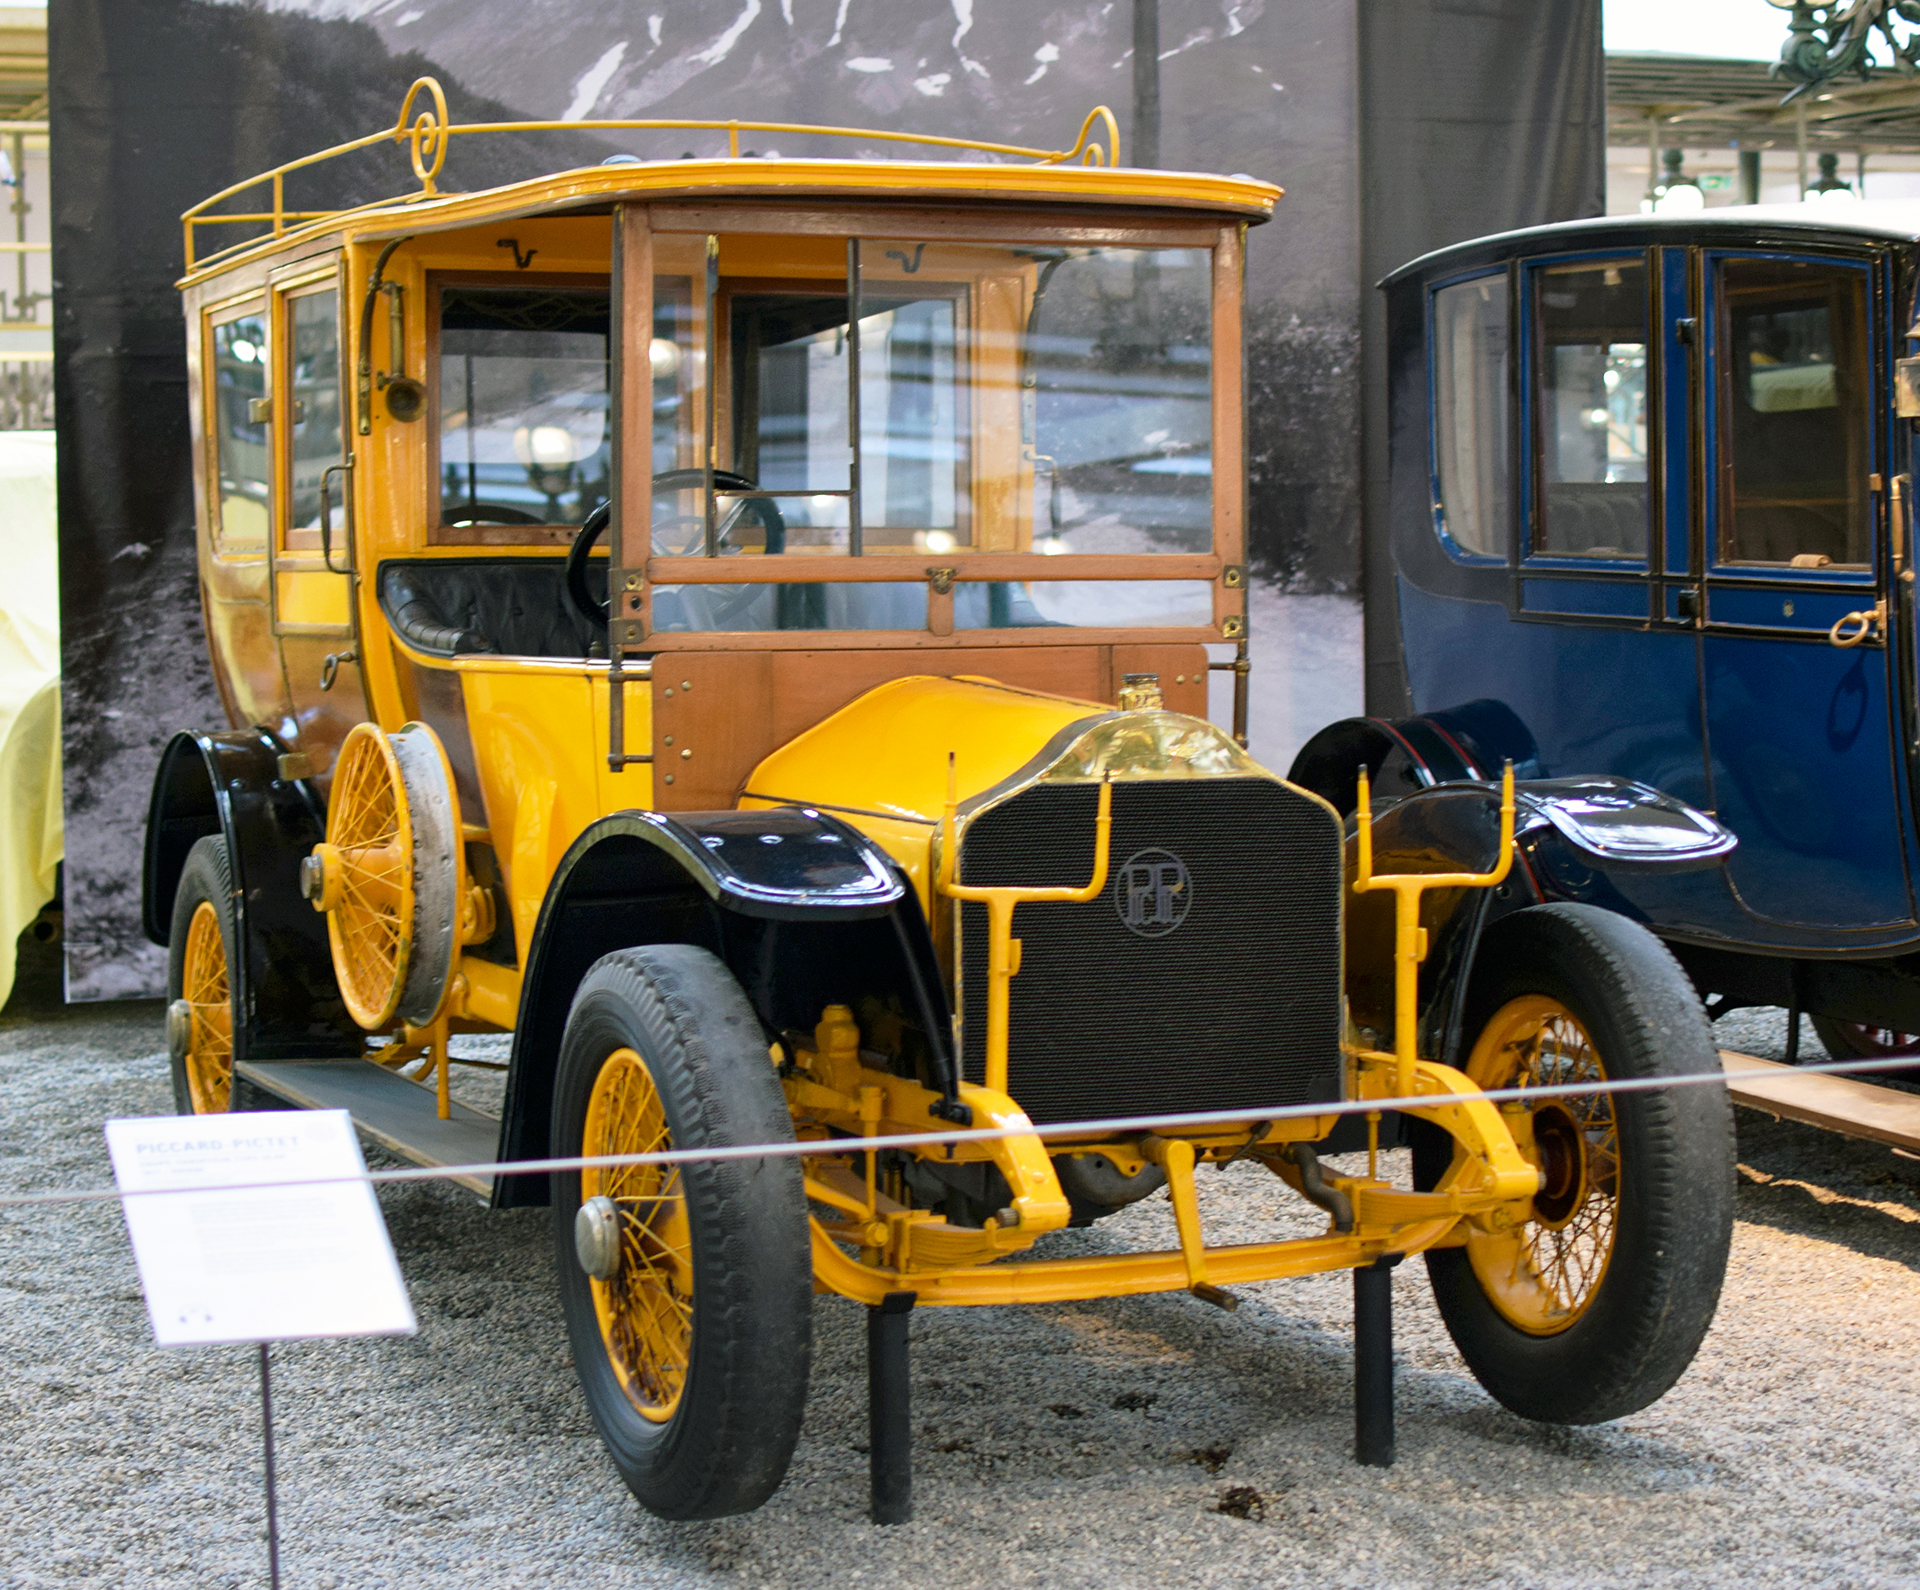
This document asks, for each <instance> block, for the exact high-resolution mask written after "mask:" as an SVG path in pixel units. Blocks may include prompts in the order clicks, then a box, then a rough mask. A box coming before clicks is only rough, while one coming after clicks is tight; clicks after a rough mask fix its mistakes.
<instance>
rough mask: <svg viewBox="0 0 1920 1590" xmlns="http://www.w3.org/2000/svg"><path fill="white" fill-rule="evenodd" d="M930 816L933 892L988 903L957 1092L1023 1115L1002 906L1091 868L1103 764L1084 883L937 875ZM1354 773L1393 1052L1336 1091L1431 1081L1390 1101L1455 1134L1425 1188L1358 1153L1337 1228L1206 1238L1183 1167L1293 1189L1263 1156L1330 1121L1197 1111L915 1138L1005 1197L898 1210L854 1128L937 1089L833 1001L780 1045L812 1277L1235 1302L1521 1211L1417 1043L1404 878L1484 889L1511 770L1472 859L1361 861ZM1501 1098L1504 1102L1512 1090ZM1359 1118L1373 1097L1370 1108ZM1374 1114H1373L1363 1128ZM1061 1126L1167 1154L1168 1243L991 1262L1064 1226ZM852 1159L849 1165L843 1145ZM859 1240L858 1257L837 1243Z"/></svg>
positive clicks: (913, 1104)
mask: <svg viewBox="0 0 1920 1590" xmlns="http://www.w3.org/2000/svg"><path fill="white" fill-rule="evenodd" d="M951 789H952V781H951V776H950V777H949V798H948V802H947V808H946V813H945V817H944V820H943V822H942V825H941V827H942V839H943V841H944V843H943V846H942V861H941V870H940V873H939V876H938V877H937V879H936V881H935V889H936V890H937V892H938V893H940V894H942V895H945V896H947V897H949V898H951V899H954V900H968V901H975V902H978V903H981V904H984V905H985V906H986V907H987V917H988V931H989V939H988V973H989V979H990V980H989V985H988V1014H987V1044H986V1049H987V1053H986V1064H985V1074H986V1077H987V1085H986V1086H981V1087H976V1086H974V1085H972V1084H970V1083H962V1084H961V1085H960V1089H959V1093H960V1099H961V1101H962V1102H963V1103H964V1104H966V1105H967V1106H969V1107H970V1108H971V1110H972V1112H973V1120H974V1124H975V1125H976V1126H987V1127H996V1128H1003V1129H1013V1130H1015V1131H1018V1129H1019V1128H1021V1127H1028V1126H1031V1125H1032V1123H1031V1122H1030V1121H1029V1120H1028V1119H1027V1117H1026V1115H1025V1114H1024V1112H1022V1111H1021V1109H1020V1107H1019V1106H1018V1105H1017V1104H1016V1103H1015V1102H1014V1101H1013V1100H1012V1099H1011V1098H1009V1097H1008V1096H1007V1094H1006V1091H1005V1089H1006V1077H1007V1026H1008V1022H1007V1011H1008V985H1009V984H1010V982H1011V980H1012V979H1013V977H1015V976H1016V975H1018V973H1019V970H1020V941H1019V940H1018V939H1017V938H1014V937H1013V933H1012V924H1013V912H1014V908H1015V907H1016V906H1018V905H1020V904H1022V903H1025V902H1027V901H1033V900H1061V901H1065V900H1089V899H1092V898H1093V897H1094V896H1095V895H1097V894H1098V893H1099V892H1100V891H1101V890H1102V889H1103V888H1104V886H1105V883H1106V877H1107V868H1108V846H1109V842H1110V837H1111V831H1112V786H1111V784H1110V783H1106V782H1103V783H1102V785H1101V789H1100V804H1099V815H1098V817H1097V819H1096V837H1095V847H1094V867H1093V876H1092V880H1091V881H1090V882H1089V883H1088V885H1087V886H1086V887H1085V888H1084V889H1063V888H1054V889H1016V888H993V889H989V888H975V887H970V886H963V885H959V884H956V883H954V882H953V879H952V861H951V858H952V856H953V855H954V849H955V847H954V844H953V830H954V815H955V814H954V801H953V797H952V794H951ZM1369 800H1370V791H1369V789H1368V786H1367V781H1366V779H1365V777H1364V776H1363V777H1362V779H1361V781H1360V790H1359V806H1358V814H1357V821H1358V835H1357V840H1358V865H1357V867H1356V869H1355V875H1354V878H1353V883H1352V888H1353V889H1354V891H1355V892H1356V893H1366V892H1370V891H1374V890H1381V891H1391V892H1392V893H1393V894H1394V896H1395V902H1396V907H1397V909H1396V913H1395V929H1394V989H1395V1033H1394V1051H1393V1052H1392V1053H1386V1052H1383V1051H1380V1050H1374V1049H1367V1048H1362V1047H1359V1046H1356V1045H1348V1046H1345V1054H1346V1061H1347V1077H1348V1092H1349V1095H1350V1097H1351V1098H1353V1099H1354V1100H1357V1101H1365V1100H1368V1099H1380V1100H1385V1099H1406V1098H1420V1099H1426V1098H1431V1100H1432V1103H1431V1104H1421V1105H1417V1106H1413V1107H1408V1106H1405V1105H1399V1106H1396V1107H1397V1108H1398V1109H1399V1111H1400V1113H1401V1114H1404V1115H1411V1116H1413V1117H1415V1118H1416V1119H1419V1120H1424V1121H1430V1122H1431V1123H1433V1124H1434V1125H1435V1126H1438V1127H1439V1128H1441V1129H1442V1130H1443V1131H1445V1132H1446V1133H1447V1134H1448V1135H1449V1136H1451V1137H1452V1138H1453V1140H1454V1142H1455V1144H1456V1145H1457V1151H1456V1153H1455V1155H1454V1160H1453V1164H1452V1165H1451V1166H1450V1167H1449V1168H1448V1170H1447V1171H1446V1173H1445V1174H1444V1175H1443V1176H1442V1177H1441V1179H1440V1183H1439V1185H1438V1186H1436V1187H1435V1188H1434V1189H1433V1190H1432V1191H1431V1192H1408V1191H1404V1190H1402V1189H1399V1188H1396V1187H1394V1186H1392V1185H1391V1184H1389V1183H1388V1182H1386V1181H1384V1180H1382V1179H1381V1178H1380V1177H1379V1175H1378V1165H1377V1154H1376V1153H1375V1152H1373V1151H1371V1150H1370V1151H1369V1153H1368V1168H1367V1174H1366V1175H1364V1176H1343V1177H1328V1178H1327V1185H1328V1186H1329V1187H1331V1188H1333V1189H1334V1190H1336V1191H1338V1192H1341V1193H1344V1194H1345V1195H1346V1197H1347V1198H1348V1199H1349V1200H1350V1201H1351V1204H1352V1208H1353V1223H1352V1229H1351V1230H1350V1231H1346V1232H1340V1231H1334V1230H1329V1231H1328V1232H1327V1233H1326V1234H1324V1235H1321V1236H1317V1237H1301V1238H1292V1239H1289V1240H1286V1241H1282V1242H1257V1243H1241V1244H1236V1245H1232V1246H1224V1247H1210V1246H1208V1245H1207V1243H1206V1240H1205V1237H1204V1234H1203V1232H1202V1230H1201V1221H1200V1213H1199V1206H1198V1201H1197V1199H1196V1197H1195V1192H1194V1171H1195V1169H1196V1168H1197V1166H1198V1165H1199V1164H1200V1163H1202V1162H1203V1161H1205V1160H1207V1159H1214V1160H1220V1159H1231V1158H1239V1157H1243V1156H1247V1155H1252V1156H1253V1157H1255V1158H1258V1159H1260V1160H1261V1162H1262V1163H1263V1164H1265V1165H1266V1166H1267V1168H1268V1169H1270V1170H1272V1171H1274V1173H1275V1174H1277V1175H1279V1176H1281V1177H1282V1178H1283V1179H1285V1180H1286V1181H1288V1182H1289V1183H1290V1184H1291V1185H1293V1186H1294V1187H1295V1188H1296V1189H1297V1188H1299V1186H1300V1173H1299V1171H1298V1170H1297V1169H1296V1168H1295V1167H1294V1166H1293V1164H1292V1163H1291V1162H1290V1161H1288V1160H1285V1159H1283V1158H1281V1157H1279V1153H1278V1150H1279V1149H1280V1148H1282V1147H1284V1145H1285V1144H1287V1143H1290V1142H1312V1141H1314V1140H1316V1139H1318V1138H1322V1137H1325V1136H1326V1135H1327V1133H1328V1132H1329V1131H1331V1130H1332V1128H1333V1124H1334V1121H1335V1119H1336V1116H1335V1115H1334V1114H1328V1115H1324V1116H1310V1117H1296V1118H1293V1119H1288V1120H1283V1121H1280V1122H1277V1123H1274V1124H1272V1125H1271V1126H1268V1127H1267V1128H1266V1129H1265V1130H1261V1129H1260V1128H1257V1127H1256V1128H1255V1132H1254V1135H1252V1136H1249V1134H1248V1133H1247V1132H1246V1131H1245V1130H1244V1129H1243V1128H1242V1127H1239V1126H1236V1125H1232V1124H1225V1123H1219V1124H1212V1125H1209V1124H1207V1123H1204V1122H1196V1123H1195V1125H1194V1126H1193V1127H1191V1128H1189V1129H1185V1130H1183V1131H1181V1132H1180V1133H1179V1134H1177V1135H1168V1136H1164V1137H1161V1136H1152V1135H1147V1136H1132V1137H1128V1138H1125V1139H1113V1140H1107V1139H1095V1138H1088V1137H1085V1136H1084V1135H1082V1136H1077V1137H1076V1136H1073V1135H1071V1134H1068V1135H1065V1136H1063V1135H1061V1134H1059V1133H1055V1134H1053V1136H1052V1137H1051V1138H1049V1137H1048V1136H1047V1135H1046V1134H1043V1133H1042V1132H1040V1131H1038V1130H1035V1131H1033V1132H1032V1133H1031V1134H1028V1133H1024V1132H1022V1133H1020V1134H1019V1135H1016V1136H1010V1137H1007V1138H1004V1139H1000V1140H996V1141H978V1140H976V1141H971V1142H962V1143H945V1142H938V1141H934V1142H929V1144H928V1146H927V1149H926V1151H925V1153H924V1154H922V1155H920V1156H919V1157H921V1158H923V1159H927V1160H932V1161H936V1162H944V1163H949V1164H963V1163H968V1162H979V1161H982V1160H987V1161H991V1162H992V1163H993V1164H994V1165H995V1166H996V1167H997V1168H998V1169H999V1171H1000V1173H1001V1174H1002V1175H1003V1176H1004V1177H1005V1178H1006V1181H1007V1184H1008V1186H1009V1187H1010V1188H1011V1189H1012V1191H1013V1198H1012V1202H1011V1204H1010V1205H1009V1206H1008V1207H1007V1208H1006V1209H1004V1210H1002V1211H1000V1214H999V1216H998V1217H996V1218H992V1219H989V1220H988V1221H987V1222H986V1223H985V1225H984V1226H983V1227H981V1228H979V1229H975V1228H972V1227H960V1226H951V1225H949V1224H948V1223H947V1221H946V1220H945V1219H944V1218H943V1217H941V1216H938V1215H934V1214H931V1213H927V1212H924V1211H919V1210H913V1209H910V1208H908V1207H906V1205H905V1204H904V1203H903V1202H902V1201H900V1200H898V1199H896V1198H893V1197H890V1196H888V1194H887V1192H886V1191H885V1190H884V1189H883V1188H882V1187H881V1185H880V1184H879V1180H878V1170H877V1156H875V1155H862V1154H861V1151H860V1149H859V1148H858V1139H859V1138H860V1137H873V1136H880V1135H886V1136H896V1135H908V1134H913V1133H917V1132H927V1133H930V1134H931V1133H935V1132H938V1131H939V1130H940V1125H939V1117H938V1116H937V1115H936V1114H935V1110H936V1107H937V1106H939V1105H940V1104H941V1103H942V1102H943V1101H942V1099H941V1096H940V1095H939V1094H937V1093H934V1092H931V1091H929V1090H928V1089H926V1088H923V1087H921V1086H920V1085H919V1084H918V1083H915V1082H911V1081H908V1080H906V1079H904V1078H901V1077H897V1076H893V1075H891V1074H890V1073H887V1072H882V1071H875V1070H872V1069H870V1068H868V1067H867V1066H865V1065H864V1064H863V1063H862V1057H861V1054H860V1049H859V1041H860V1035H859V1029H858V1028H857V1026H856V1025H855V1024H854V1022H853V1019H852V1016H851V1014H850V1013H849V1012H848V1011H846V1010H845V1009H844V1008H843V1007H838V1006H835V1007H829V1009H828V1011H827V1012H826V1015H825V1017H824V1018H823V1020H822V1021H821V1023H820V1025H819V1026H818V1027H817V1028H816V1029H815V1032H814V1047H813V1048H812V1049H802V1050H800V1051H799V1054H798V1055H797V1056H796V1062H797V1063H796V1065H795V1066H794V1067H793V1068H792V1074H791V1075H790V1076H788V1077H787V1078H786V1080H785V1083H784V1085H785V1088H786V1091H787V1101H788V1105H789V1108H790V1109H791V1110H792V1112H793V1116H794V1120H795V1125H796V1129H797V1130H798V1131H799V1133H800V1135H801V1137H802V1138H803V1139H812V1140H817V1141H819V1143H820V1145H821V1152H820V1154H819V1155H818V1156H817V1157H814V1156H810V1157H808V1158H807V1159H806V1160H805V1162H804V1164H805V1173H806V1175H805V1179H806V1192H807V1197H808V1198H809V1200H811V1201H812V1202H813V1203H814V1204H815V1205H816V1206H825V1207H826V1208H827V1209H829V1210H831V1211H832V1216H831V1217H829V1218H822V1217H821V1216H819V1215H817V1214H816V1215H814V1216H813V1217H812V1219H811V1225H812V1240H813V1267H814V1284H815V1287H816V1289H818V1290H820V1291H827V1292H837V1293H839V1294H840V1295H841V1296H843V1297H848V1298H852V1299H854V1300H855V1301H856V1302H861V1303H870V1304H871V1303H879V1302H880V1301H881V1300H882V1299H884V1298H885V1297H886V1296H887V1295H888V1294H889V1293H896V1292H910V1293H913V1294H914V1295H915V1296H916V1297H917V1299H918V1301H919V1302H921V1303H923V1304H949V1305H956V1306H964V1305H979V1304H994V1303H1047V1302H1064V1301H1068V1300H1071V1299H1078V1298H1090V1297H1110V1296H1115V1295H1119V1294H1124V1293H1132V1292H1174V1291H1182V1290H1186V1291H1191V1292H1194V1293H1195V1294H1196V1295H1198V1296H1200V1297H1203V1298H1206V1299H1207V1300H1208V1301H1211V1302H1216V1303H1220V1304H1222V1305H1223V1306H1227V1307H1231V1306H1232V1305H1233V1299H1232V1298H1231V1296H1230V1295H1229V1294H1227V1293H1225V1292H1223V1291H1222V1290H1221V1287H1222V1286H1223V1285H1232V1284H1236V1283H1251V1282H1255V1281H1272V1280H1279V1279H1281V1278H1283V1277H1287V1276H1296V1275H1316V1274H1320V1273H1323V1272H1326V1271H1330V1270H1343V1269H1354V1268H1357V1267H1359V1266H1361V1265H1366V1264H1370V1263H1372V1262H1373V1261H1374V1260H1376V1259H1378V1258H1381V1257H1383V1256H1385V1255H1389V1254H1412V1253H1419V1252H1423V1251H1425V1250H1426V1249H1428V1248H1434V1247H1444V1246H1451V1245H1455V1244H1458V1243H1460V1242H1462V1241H1464V1240H1465V1233H1464V1231H1463V1230H1462V1225H1463V1223H1466V1222H1471V1223H1472V1224H1474V1225H1477V1226H1480V1227H1481V1228H1483V1229H1485V1230H1488V1231H1504V1230H1511V1229H1512V1228H1513V1227H1515V1226H1517V1225H1520V1224H1524V1223H1525V1222H1526V1221H1527V1220H1528V1219H1529V1218H1531V1213H1532V1201H1533V1197H1534V1194H1535V1193H1536V1192H1537V1191H1538V1190H1539V1186H1540V1178H1539V1173H1538V1171H1537V1170H1536V1169H1535V1168H1534V1166H1533V1165H1532V1164H1530V1163H1529V1162H1528V1161H1527V1159H1526V1158H1525V1157H1524V1156H1523V1155H1522V1153H1521V1151H1520V1148H1519V1145H1518V1143H1517V1142H1516V1140H1515V1136H1514V1133H1513V1131H1512V1130H1511V1128H1510V1127H1509V1125H1508V1123H1507V1120H1506V1118H1505V1116H1504V1115H1503V1112H1502V1110H1501V1109H1498V1108H1496V1107H1495V1106H1494V1105H1493V1104H1492V1103H1490V1102H1489V1101H1488V1100H1487V1099H1486V1098H1485V1097H1484V1096H1483V1095H1482V1093H1481V1090H1480V1089H1479V1087H1478V1086H1476V1085H1475V1084H1474V1083H1473V1082H1472V1081H1471V1080H1469V1078H1468V1077H1467V1076H1466V1075H1465V1074H1464V1073H1462V1072H1460V1071H1458V1070H1456V1069H1454V1068H1453V1067H1451V1066H1447V1065H1442V1064H1440V1063H1439V1062H1437V1061H1433V1060H1424V1059H1421V1058H1420V1057H1419V1055H1418V1053H1417V1019H1418V1001H1417V996H1418V981H1419V970H1420V963H1421V961H1422V960H1424V959H1425V957H1426V953H1427V943H1426V931H1425V930H1424V929H1423V928H1422V927H1421V926H1420V922H1419V911H1420V897H1421V895H1422V894H1424V893H1425V892H1426V891H1427V890H1429V889H1455V888H1491V887H1493V886H1494V885H1496V884H1498V883H1500V882H1501V881H1502V880H1503V879H1504V878H1505V877H1506V876H1507V873H1508V871H1509V870H1510V869H1511V867H1512V865H1513V850H1514V846H1513V822H1514V801H1513V769H1512V768H1511V766H1509V767H1508V768H1507V770H1506V773H1505V776H1504V778H1503V780H1502V786H1501V803H1500V850H1499V857H1498V860H1497V863H1496V865H1495V866H1494V868H1493V869H1492V870H1491V871H1488V872H1484V873H1461V872H1450V873H1420V874H1405V875H1393V876H1376V875H1375V874H1374V872H1373V836H1372V821H1371V812H1370V809H1369ZM1509 1108H1516V1109H1518V1108H1520V1107H1518V1106H1510V1107H1509ZM1367 1118H1368V1121H1369V1124H1370V1127H1374V1128H1377V1125H1378V1122H1379V1115H1378V1114H1377V1113H1373V1112H1369V1114H1368V1117H1367ZM1371 1135H1372V1133H1371V1132H1370V1136H1371ZM1049 1142H1051V1143H1052V1145H1053V1147H1054V1148H1055V1149H1057V1148H1059V1147H1062V1146H1065V1145H1067V1144H1071V1146H1072V1148H1073V1150H1074V1151H1076V1152H1086V1151H1098V1152H1101V1153H1104V1154H1106V1155H1108V1156H1109V1157H1110V1158H1112V1159H1113V1160H1114V1161H1115V1162H1116V1163H1118V1164H1119V1165H1120V1166H1121V1167H1122V1168H1123V1169H1135V1168H1137V1167H1138V1166H1140V1165H1141V1164H1144V1163H1153V1164H1157V1165H1159V1166H1161V1167H1162V1168H1163V1169H1164V1171H1165V1172H1166V1178H1167V1190H1168V1196H1169V1201H1170V1202H1171V1203H1172V1205H1173V1214H1174V1223H1175V1226H1176V1228H1177V1230H1178V1232H1179V1237H1180V1246H1179V1248H1178V1249H1173V1250H1166V1251H1162V1252H1152V1253H1137V1254H1124V1255H1115V1256H1110V1257H1097V1258H1076V1259H1040V1260H1027V1261H1023V1262H1019V1263H1011V1264H1009V1263H996V1262H995V1261H997V1260H1005V1259H1007V1258H1009V1257H1011V1256H1012V1255H1014V1254H1017V1253H1020V1252H1023V1251H1024V1250H1026V1249H1027V1248H1030V1247H1031V1246H1032V1245H1033V1243H1034V1242H1035V1241H1036V1240H1037V1239H1038V1238H1039V1237H1041V1236H1043V1235H1045V1234H1046V1233H1047V1232H1050V1231H1057V1230H1059V1229H1061V1228H1062V1227H1063V1226H1065V1225H1066V1223H1067V1220H1068V1217H1069V1214H1070V1210H1069V1207H1068V1203H1067V1200H1066V1198H1065V1196H1064V1195H1063V1194H1062V1192H1061V1189H1060V1183H1059V1179H1058V1177H1057V1176H1056V1175H1055V1174H1054V1170H1053V1165H1052V1161H1051V1159H1050V1157H1049V1146H1048V1145H1049ZM848 1156H855V1157H859V1158H862V1159H864V1162H865V1174H864V1177H863V1176H861V1175H859V1174H856V1172H855V1171H854V1170H853V1168H852V1167H851V1165H850V1164H849V1163H847V1159H848ZM849 1247H851V1248H855V1249H857V1250H858V1253H859V1257H858V1258H855V1257H853V1256H852V1255H851V1254H850V1253H848V1252H847V1251H846V1250H847V1248H849Z"/></svg>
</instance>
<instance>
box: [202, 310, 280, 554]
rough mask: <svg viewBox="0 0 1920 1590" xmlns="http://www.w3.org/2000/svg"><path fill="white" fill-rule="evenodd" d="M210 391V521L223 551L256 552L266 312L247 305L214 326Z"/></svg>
mask: <svg viewBox="0 0 1920 1590" xmlns="http://www.w3.org/2000/svg"><path fill="white" fill-rule="evenodd" d="M212 344H213V346H212V350H211V353H212V363H213V371H212V375H213V390H212V393H211V398H212V401H211V402H210V403H209V405H208V409H209V414H208V424H207V429H208V432H209V433H210V435H211V437H212V440H213V454H214V473H215V478H216V479H217V480H218V482H219V486H218V490H217V491H216V493H215V499H216V500H215V515H214V524H215V529H216V532H217V534H218V537H219V541H218V545H219V548H220V550H221V551H222V552H233V551H259V550H263V549H264V548H265V547H266V544H267V505H268V502H269V500H270V497H271V483H272V479H273V475H272V468H271V455H270V453H269V451H268V441H267V422H266V418H265V416H264V414H263V413H262V412H261V408H260V407H257V406H256V405H264V403H265V400H266V397H267V393H268V386H269V383H268V380H267V317H266V313H265V311H264V310H263V309H248V310H245V311H243V312H242V313H240V314H238V315H235V316H233V317H232V318H231V319H227V320H222V321H220V322H219V323H217V324H216V325H215V326H214V327H213V337H212Z"/></svg>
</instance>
